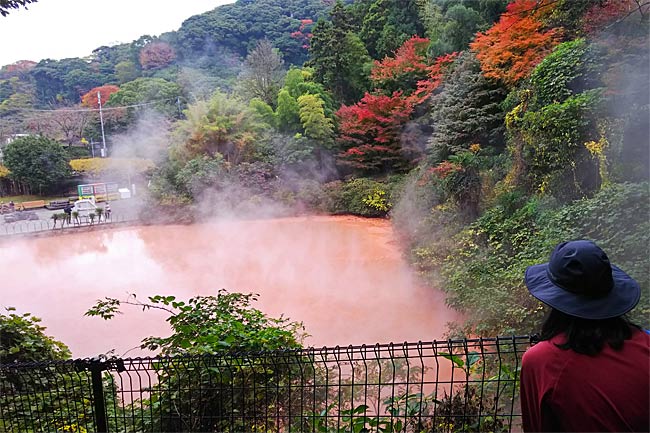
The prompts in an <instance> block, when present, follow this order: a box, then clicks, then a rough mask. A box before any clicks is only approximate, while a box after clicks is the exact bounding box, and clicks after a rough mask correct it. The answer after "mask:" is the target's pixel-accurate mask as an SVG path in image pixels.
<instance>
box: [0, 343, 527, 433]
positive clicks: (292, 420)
mask: <svg viewBox="0 0 650 433" xmlns="http://www.w3.org/2000/svg"><path fill="white" fill-rule="evenodd" d="M529 344H530V338H529V337H525V336H523V337H507V338H505V337H500V338H481V339H471V340H465V339H463V340H445V341H432V342H426V343H425V342H419V343H404V344H383V345H380V344H377V345H375V346H350V347H338V346H337V347H333V348H331V347H329V348H328V347H326V348H322V349H313V348H312V349H304V350H287V351H277V352H265V353H255V354H250V353H235V354H229V355H224V356H201V357H157V358H132V359H108V360H107V359H96V360H75V361H60V362H48V363H40V364H21V365H17V364H13V365H1V366H0V432H47V431H74V432H86V431H87V432H90V431H93V432H94V431H98V432H105V431H109V432H179V431H184V432H325V433H329V432H332V433H333V432H355V433H359V432H391V433H396V432H465V431H490V432H501V431H504V432H505V431H518V430H520V429H521V427H520V426H521V422H520V418H521V415H520V414H521V412H520V408H519V404H518V393H517V389H518V384H517V381H518V376H519V366H520V360H521V355H522V354H523V352H524V351H525V350H526V349H527V348H528V347H529Z"/></svg>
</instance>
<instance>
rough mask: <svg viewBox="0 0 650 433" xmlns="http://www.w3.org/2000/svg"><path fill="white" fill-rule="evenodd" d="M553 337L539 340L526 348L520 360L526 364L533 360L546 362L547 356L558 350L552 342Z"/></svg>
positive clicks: (533, 361)
mask: <svg viewBox="0 0 650 433" xmlns="http://www.w3.org/2000/svg"><path fill="white" fill-rule="evenodd" d="M553 340H554V339H551V340H544V341H540V342H539V343H537V344H535V345H534V346H532V347H531V348H530V349H528V350H527V351H526V352H525V353H524V356H523V358H522V362H526V363H527V364H531V363H535V362H547V361H548V357H549V356H553V355H555V354H557V353H558V352H559V351H560V348H558V347H557V346H556V345H555V344H554V343H553Z"/></svg>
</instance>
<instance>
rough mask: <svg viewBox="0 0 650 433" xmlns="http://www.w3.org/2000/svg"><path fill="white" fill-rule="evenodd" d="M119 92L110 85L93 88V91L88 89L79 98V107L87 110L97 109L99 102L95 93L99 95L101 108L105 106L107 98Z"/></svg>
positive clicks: (117, 88) (115, 87)
mask: <svg viewBox="0 0 650 433" xmlns="http://www.w3.org/2000/svg"><path fill="white" fill-rule="evenodd" d="M118 90H120V88H119V87H117V86H113V85H112V84H106V85H104V86H99V87H95V88H94V89H90V90H89V91H88V92H87V93H85V94H84V95H83V96H82V97H81V105H83V106H84V107H88V108H98V107H99V101H98V97H97V93H99V94H100V96H101V99H102V107H103V106H104V105H106V102H108V98H110V96H111V95H112V94H113V93H115V92H117V91H118Z"/></svg>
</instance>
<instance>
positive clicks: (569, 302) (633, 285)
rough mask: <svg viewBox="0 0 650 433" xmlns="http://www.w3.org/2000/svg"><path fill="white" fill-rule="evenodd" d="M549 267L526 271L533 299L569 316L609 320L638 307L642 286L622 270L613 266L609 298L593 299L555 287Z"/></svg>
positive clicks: (546, 265) (533, 267) (536, 266)
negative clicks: (612, 284) (612, 285)
mask: <svg viewBox="0 0 650 433" xmlns="http://www.w3.org/2000/svg"><path fill="white" fill-rule="evenodd" d="M547 269H548V263H542V264H540V265H534V266H529V267H528V268H527V269H526V278H525V279H526V286H527V287H528V291H529V292H530V294H531V295H533V296H534V297H536V298H537V299H539V300H540V301H542V302H543V303H545V304H546V305H548V306H550V307H553V308H555V309H556V310H559V311H561V312H563V313H566V314H568V315H570V316H575V317H580V318H582V319H592V320H600V319H610V318H612V317H618V316H622V315H623V314H625V313H627V312H629V311H630V310H632V309H633V308H634V307H635V306H636V304H638V303H639V298H640V297H641V289H640V288H639V284H638V283H637V282H636V281H635V280H634V279H633V278H632V277H630V276H629V275H628V274H626V273H625V272H623V271H622V270H621V269H619V268H617V267H616V266H614V265H612V277H613V279H614V287H613V288H612V290H611V291H610V292H609V294H608V295H607V296H604V297H602V298H590V297H586V296H581V295H577V294H575V293H571V292H569V291H567V290H565V289H563V288H561V287H559V286H556V285H555V284H553V282H552V281H551V280H550V279H549V278H548V275H547Z"/></svg>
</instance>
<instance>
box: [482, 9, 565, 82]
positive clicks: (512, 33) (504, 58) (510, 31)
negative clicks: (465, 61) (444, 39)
mask: <svg viewBox="0 0 650 433" xmlns="http://www.w3.org/2000/svg"><path fill="white" fill-rule="evenodd" d="M552 7H553V5H552V3H550V2H549V1H541V2H540V1H539V0H515V1H514V2H512V3H510V4H509V5H508V7H507V9H506V12H505V13H504V14H503V15H501V18H500V19H499V22H497V23H496V24H495V25H494V26H492V27H491V28H490V29H489V30H487V31H486V32H484V33H478V34H477V35H476V39H475V40H474V42H472V43H471V44H470V48H471V49H472V50H473V51H474V52H476V57H477V58H478V60H479V61H480V62H481V70H482V71H483V75H485V77H487V78H492V79H497V80H501V81H503V82H504V83H505V84H506V85H509V86H513V85H515V84H516V83H517V82H518V81H519V80H521V79H522V78H525V77H526V76H527V75H528V74H529V73H530V72H531V71H532V70H533V68H535V66H537V64H538V63H539V62H541V61H542V59H543V58H544V57H546V55H547V54H548V53H550V52H551V50H553V48H554V47H555V46H556V45H557V44H559V43H560V42H561V39H560V37H561V34H560V33H561V31H560V29H557V28H554V29H547V28H545V26H544V23H543V21H542V18H543V16H544V15H546V14H548V13H549V10H550V9H551V8H552Z"/></svg>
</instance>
